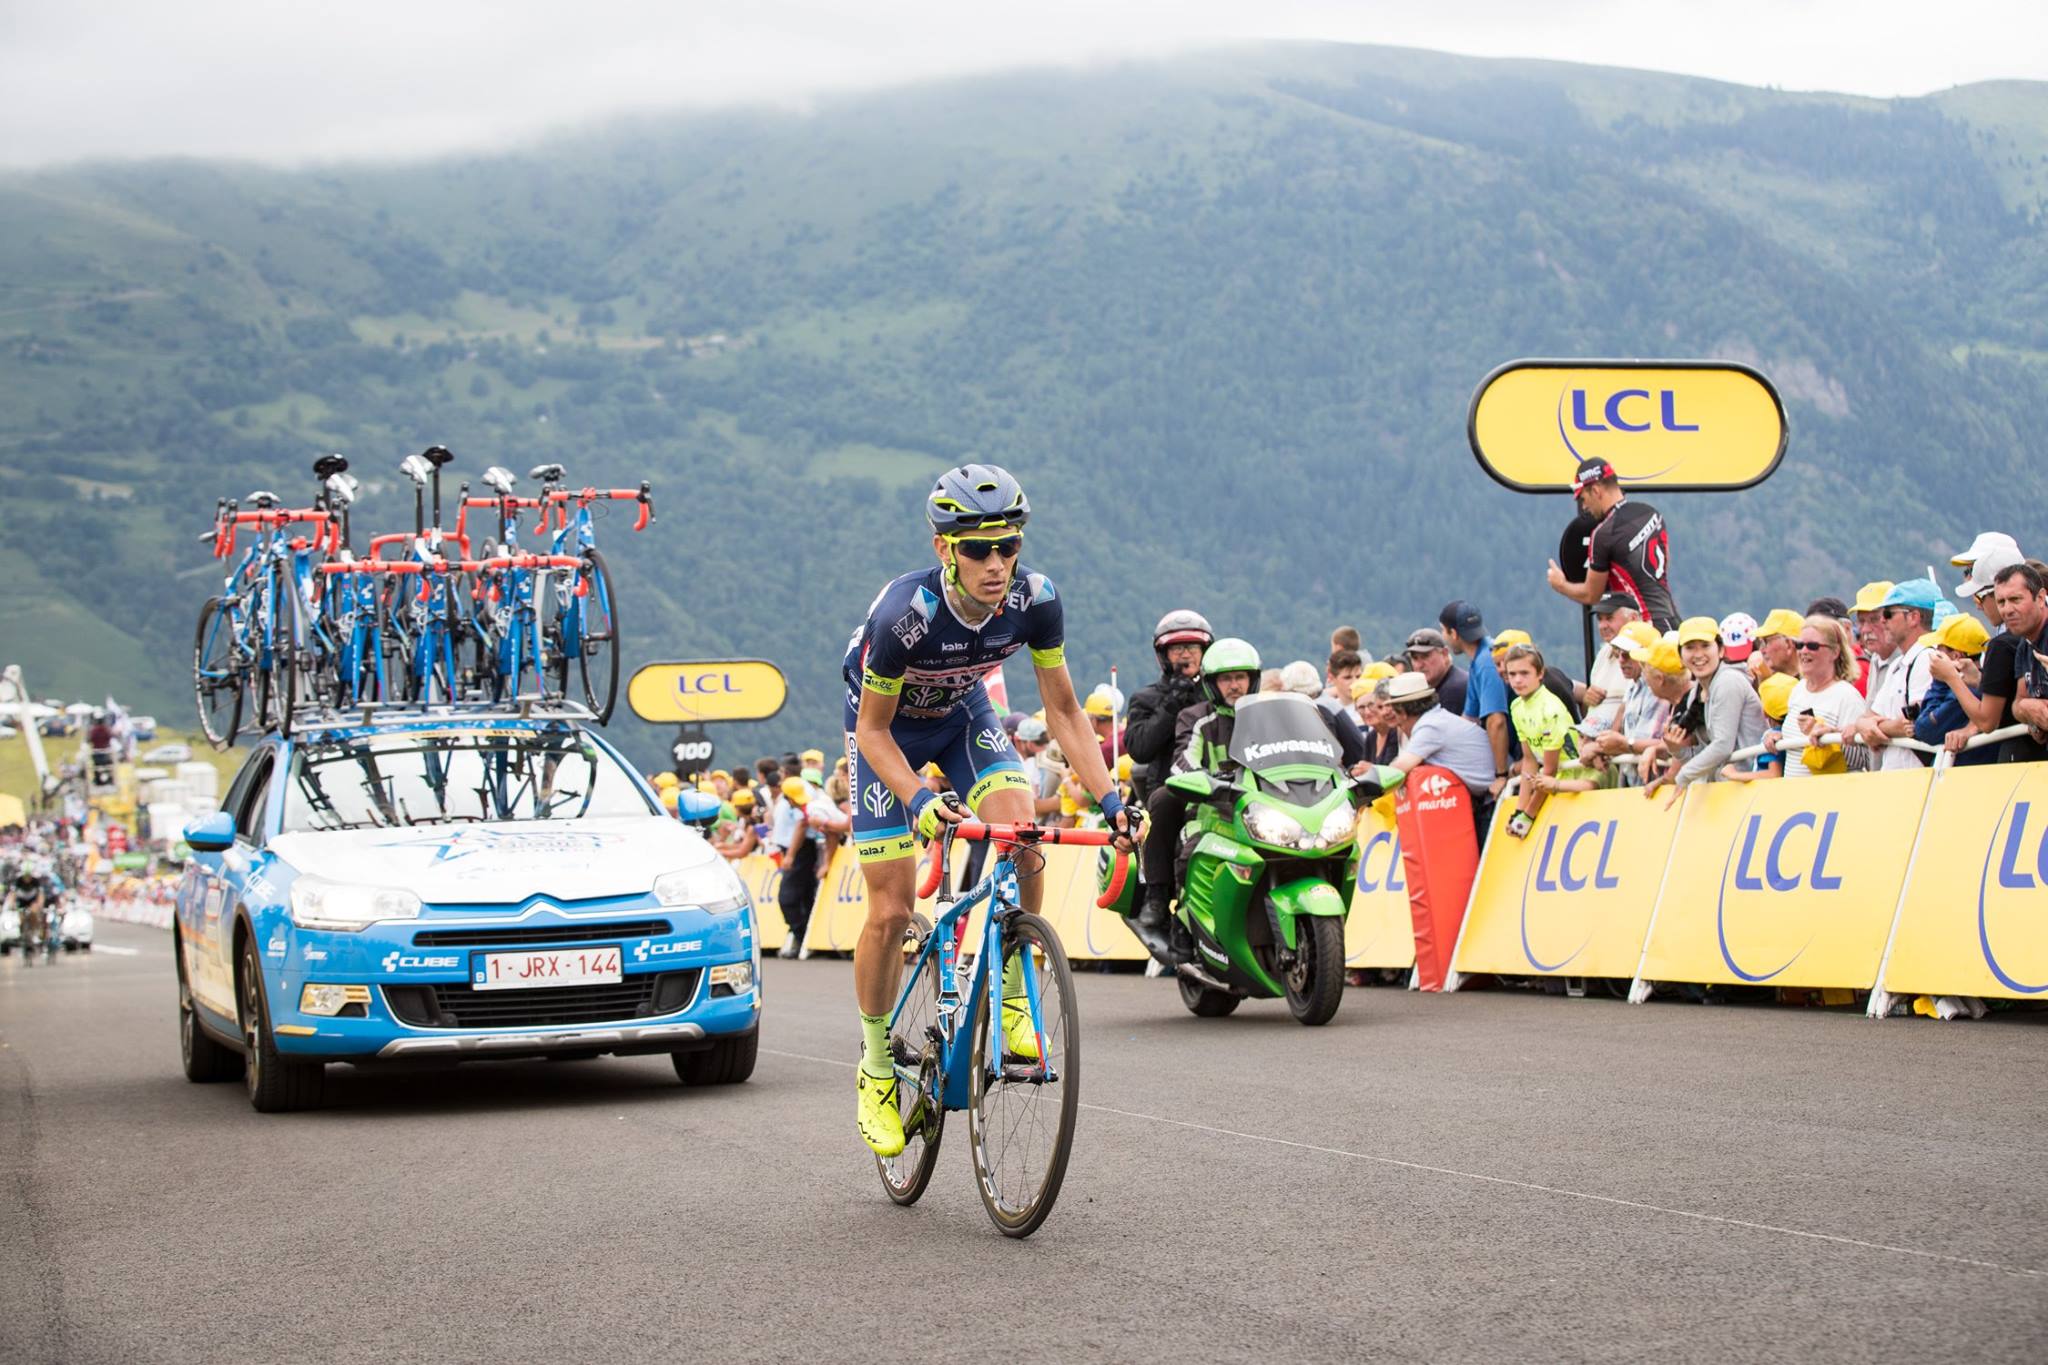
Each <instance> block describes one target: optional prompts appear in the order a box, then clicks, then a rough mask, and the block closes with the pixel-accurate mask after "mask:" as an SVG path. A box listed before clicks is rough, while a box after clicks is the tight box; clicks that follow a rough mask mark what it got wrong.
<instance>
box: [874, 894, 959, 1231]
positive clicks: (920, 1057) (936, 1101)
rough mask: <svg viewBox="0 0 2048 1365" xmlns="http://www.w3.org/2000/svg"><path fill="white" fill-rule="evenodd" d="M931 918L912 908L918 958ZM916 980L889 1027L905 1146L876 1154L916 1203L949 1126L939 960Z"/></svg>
mask: <svg viewBox="0 0 2048 1365" xmlns="http://www.w3.org/2000/svg"><path fill="white" fill-rule="evenodd" d="M931 932H932V926H931V921H930V920H928V919H926V918H925V917H924V916H923V915H919V914H914V913H913V914H912V915H911V917H910V927H909V929H907V930H905V931H904V934H903V956H904V960H905V961H906V963H911V964H914V963H916V961H917V955H918V953H919V952H920V951H922V950H923V948H924V941H925V940H926V939H927V938H929V937H931ZM916 971H917V976H916V977H915V978H914V979H913V980H912V981H911V983H910V987H911V989H910V995H909V997H908V998H907V999H906V1000H905V1001H904V1002H903V1013H902V1014H900V1015H898V1016H897V1019H896V1023H895V1026H894V1027H893V1028H891V1029H890V1030H889V1050H890V1051H891V1052H893V1053H894V1054H895V1057H896V1078H897V1079H896V1108H897V1111H898V1112H899V1113H900V1114H902V1116H903V1150H902V1151H901V1152H899V1153H897V1154H896V1155H895V1156H891V1157H881V1156H878V1157H876V1158H875V1169H876V1171H878V1172H879V1173H880V1174H881V1177H882V1188H883V1189H884V1190H886V1191H888V1194H889V1198H891V1199H893V1200H895V1201H896V1202H897V1203H899V1204H915V1203H916V1202H917V1201H918V1199H919V1197H921V1196H922V1195H923V1194H924V1188H925V1186H926V1185H929V1184H930V1183H931V1179H932V1169H933V1168H934V1167H935V1166H937V1165H938V1161H939V1139H940V1137H941V1136H943V1134H944V1132H945V1127H946V1109H945V1105H944V1104H943V1103H941V1100H940V1095H939V1090H940V1087H941V1086H942V1085H944V1083H945V1081H944V1077H943V1076H942V1075H941V1074H940V1068H939V1057H940V1052H939V1033H938V1024H939V960H938V958H937V957H933V958H931V959H929V960H928V961H926V962H925V964H924V965H923V966H922V967H921V968H916Z"/></svg>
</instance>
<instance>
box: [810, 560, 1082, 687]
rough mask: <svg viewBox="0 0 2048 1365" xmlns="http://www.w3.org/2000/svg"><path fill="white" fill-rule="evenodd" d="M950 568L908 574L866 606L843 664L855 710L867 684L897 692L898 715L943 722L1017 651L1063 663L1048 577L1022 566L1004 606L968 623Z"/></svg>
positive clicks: (1061, 631)
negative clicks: (951, 593)
mask: <svg viewBox="0 0 2048 1365" xmlns="http://www.w3.org/2000/svg"><path fill="white" fill-rule="evenodd" d="M945 572H946V571H945V569H944V568H943V567H942V566H940V565H937V564H934V565H933V566H932V567H931V568H929V569H924V570H921V571H919V572H917V573H907V574H904V575H903V576H902V577H901V578H897V579H894V580H892V581H891V582H890V584H889V586H888V587H886V588H883V589H882V591H881V593H880V594H879V595H878V596H877V597H876V598H875V600H874V603H873V605H871V606H870V607H869V608H868V615H867V620H865V621H863V622H862V623H861V627H860V629H859V630H857V631H855V632H854V633H853V638H852V640H850V641H849V642H848V643H847V649H846V662H845V665H844V667H843V669H842V670H841V671H842V673H843V675H844V677H845V678H846V692H847V700H848V702H849V703H850V705H852V706H853V707H854V708H856V709H858V707H859V705H860V694H861V691H862V689H866V690H867V691H870V692H879V693H881V694H882V695H884V696H891V697H895V698H897V707H896V715H897V717H898V718H899V719H907V720H943V719H944V718H946V717H947V716H950V715H952V714H953V712H954V711H955V710H957V709H958V708H959V707H960V706H961V705H962V704H964V703H967V702H969V701H972V700H975V699H977V698H979V697H981V696H983V695H985V693H984V691H983V689H982V679H983V678H985V677H987V676H988V673H989V671H990V670H991V669H993V668H994V667H995V666H996V665H998V664H1000V663H1001V662H1003V660H1005V659H1007V658H1009V657H1010V656H1011V655H1012V654H1015V653H1016V652H1017V651H1018V650H1020V649H1029V650H1030V651H1031V662H1032V663H1033V664H1035V665H1037V666H1038V667H1040V668H1054V667H1057V666H1059V665H1060V664H1062V663H1064V662H1065V661H1066V639H1067V626H1066V610H1065V608H1064V607H1063V606H1062V605H1061V603H1060V598H1059V594H1058V592H1056V591H1055V590H1054V589H1053V585H1052V580H1051V579H1050V578H1047V577H1046V576H1045V575H1044V574H1042V573H1033V572H1032V571H1031V570H1029V569H1027V568H1025V567H1024V566H1023V565H1022V564H1019V565H1018V566H1017V572H1016V574H1015V575H1014V576H1013V577H1012V578H1011V580H1010V591H1009V593H1008V595H1007V596H1005V597H1004V598H1003V605H1002V606H1001V607H1000V608H999V609H997V611H996V612H995V613H994V614H993V615H991V616H990V617H989V618H988V619H987V620H985V621H983V622H981V624H979V625H969V624H967V622H965V621H963V620H961V619H960V618H959V616H958V615H956V614H955V613H954V611H953V607H952V604H951V603H949V602H948V601H947V600H946V590H945Z"/></svg>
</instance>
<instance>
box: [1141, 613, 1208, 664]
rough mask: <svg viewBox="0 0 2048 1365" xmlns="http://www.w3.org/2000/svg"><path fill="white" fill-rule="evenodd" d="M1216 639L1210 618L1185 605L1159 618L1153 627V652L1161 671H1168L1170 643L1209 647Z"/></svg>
mask: <svg viewBox="0 0 2048 1365" xmlns="http://www.w3.org/2000/svg"><path fill="white" fill-rule="evenodd" d="M1215 641H1216V632H1215V631H1214V630H1212V629H1210V627H1209V618H1208V617H1206V616H1204V615H1202V613H1200V612H1198V611H1189V610H1187V609H1186V608H1185V607H1183V608H1181V609H1180V610H1178V611H1170V612H1168V613H1166V615H1164V616H1162V617H1160V618H1159V624H1158V625H1156V626H1154V627H1152V652H1153V653H1154V654H1155V655H1157V656H1158V658H1159V671H1160V672H1162V673H1164V672H1165V671H1166V647H1167V646H1168V645H1187V644H1195V645H1200V646H1201V647H1202V648H1203V649H1207V648H1208V647H1209V646H1210V645H1211V644H1214V643H1215Z"/></svg>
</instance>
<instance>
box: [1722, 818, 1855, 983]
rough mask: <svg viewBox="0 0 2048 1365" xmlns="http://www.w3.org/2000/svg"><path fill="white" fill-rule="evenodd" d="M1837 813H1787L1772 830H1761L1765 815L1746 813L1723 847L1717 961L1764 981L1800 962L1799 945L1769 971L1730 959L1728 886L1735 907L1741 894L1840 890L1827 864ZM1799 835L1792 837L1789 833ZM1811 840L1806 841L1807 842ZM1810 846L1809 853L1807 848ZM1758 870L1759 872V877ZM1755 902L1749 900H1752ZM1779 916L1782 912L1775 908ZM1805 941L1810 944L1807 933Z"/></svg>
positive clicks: (1732, 956) (1836, 876)
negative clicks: (1759, 859)
mask: <svg viewBox="0 0 2048 1365" xmlns="http://www.w3.org/2000/svg"><path fill="white" fill-rule="evenodd" d="M1840 818H1841V814H1840V812H1838V811H1829V812H1828V813H1827V814H1826V815H1824V816H1817V815H1815V814H1814V812H1812V811H1804V810H1803V811H1798V812H1796V813H1794V814H1792V815H1788V816H1786V817H1785V818H1784V819H1783V820H1782V821H1780V822H1779V823H1778V824H1777V825H1776V826H1775V827H1774V828H1771V829H1769V830H1766V829H1765V827H1764V817H1763V816H1761V815H1755V814H1751V815H1748V816H1745V817H1744V818H1743V821H1742V824H1741V826H1740V833H1739V834H1738V835H1737V836H1736V838H1735V840H1734V842H1733V843H1731V844H1730V845H1729V848H1728V860H1727V862H1726V863H1724V864H1723V865H1722V869H1721V893H1720V896H1719V898H1718V899H1717V901H1716V903H1715V907H1714V932H1715V935H1716V937H1717V939H1718V941H1719V943H1720V947H1721V961H1722V962H1723V963H1724V964H1726V966H1727V968H1728V970H1729V971H1731V972H1733V973H1734V974H1735V975H1736V976H1737V977H1739V978H1740V979H1742V980H1744V981H1749V982H1764V981H1769V980H1770V979H1771V978H1772V977H1775V976H1777V975H1779V974H1780V973H1782V972H1783V971H1784V970H1785V969H1786V968H1787V967H1789V966H1791V965H1792V964H1793V963H1794V962H1797V961H1798V960H1799V954H1800V953H1803V952H1805V951H1806V946H1805V945H1801V946H1800V948H1799V950H1798V951H1797V952H1794V953H1793V954H1792V956H1790V957H1788V958H1786V959H1785V960H1784V961H1783V962H1781V963H1779V964H1778V965H1777V966H1775V967H1771V968H1769V969H1757V970H1752V969H1751V968H1749V967H1745V966H1743V965H1742V964H1741V963H1739V962H1737V961H1736V960H1735V950H1734V949H1733V948H1732V947H1731V946H1730V945H1729V942H1728V922H1729V909H1730V905H1729V900H1730V897H1729V884H1730V882H1731V880H1732V881H1733V883H1734V890H1735V892H1736V896H1735V898H1734V899H1735V901H1736V903H1737V905H1740V904H1741V903H1742V901H1743V900H1744V899H1745V895H1744V893H1750V894H1754V893H1757V892H1766V893H1770V894H1771V895H1773V896H1782V895H1787V894H1789V893H1791V892H1794V891H1799V890H1802V889H1804V890H1807V891H1839V890H1841V889H1842V878H1841V876H1840V875H1839V874H1838V873H1836V872H1834V871H1832V870H1831V869H1830V868H1829V866H1828V855H1829V854H1830V853H1832V852H1833V850H1834V845H1835V831H1836V824H1837V822H1838V821H1839V820H1840ZM1795 834H1797V835H1800V836H1801V837H1800V838H1798V839H1797V840H1795V839H1794V837H1793V836H1794V835H1795ZM1808 838H1811V840H1812V842H1811V844H1810V845H1809V844H1808V842H1807V840H1808ZM1759 848H1761V849H1762V850H1763V861H1762V865H1761V867H1759V865H1758V862H1757V850H1758V849H1759ZM1809 848H1810V852H1809V851H1808V849H1809ZM1759 874H1761V875H1759ZM1751 903H1752V904H1754V902H1753V901H1752V902H1751ZM1775 913H1777V914H1782V913H1783V911H1782V910H1780V911H1776V912H1775ZM1807 942H1808V943H1811V942H1812V937H1811V936H1810V935H1809V937H1808V939H1807Z"/></svg>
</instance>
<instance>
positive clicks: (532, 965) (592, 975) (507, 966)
mask: <svg viewBox="0 0 2048 1365" xmlns="http://www.w3.org/2000/svg"><path fill="white" fill-rule="evenodd" d="M622 979H623V978H622V977H621V975H620V972H619V946H618V945H617V944H615V943H612V944H603V945H600V946H598V947H593V948H558V949H545V950H543V949H533V950H529V951H526V952H518V953H476V954H474V955H472V956H471V958H470V960H469V983H470V986H471V988H472V989H475V990H479V991H518V990H530V989H533V988H535V987H541V986H588V985H591V984H599V985H602V984H603V983H605V982H608V981H619V980H622Z"/></svg>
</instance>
